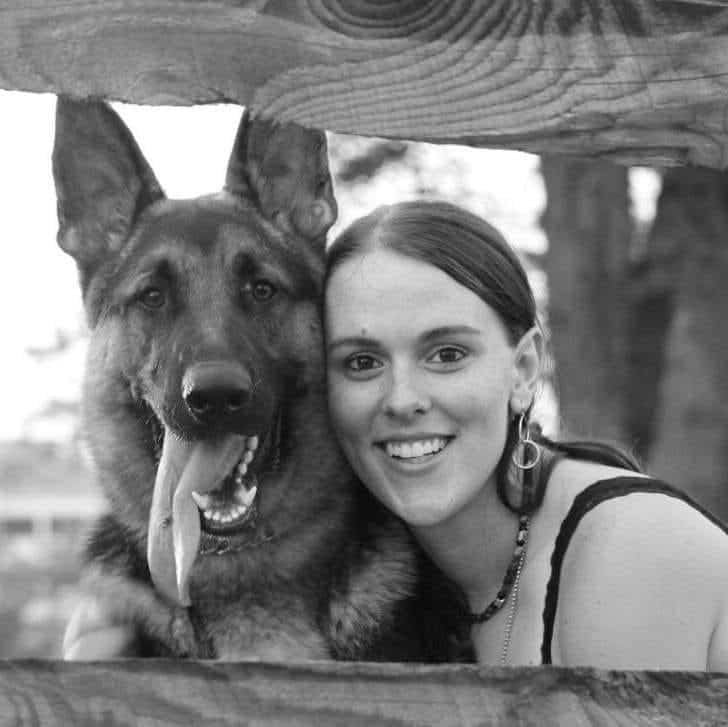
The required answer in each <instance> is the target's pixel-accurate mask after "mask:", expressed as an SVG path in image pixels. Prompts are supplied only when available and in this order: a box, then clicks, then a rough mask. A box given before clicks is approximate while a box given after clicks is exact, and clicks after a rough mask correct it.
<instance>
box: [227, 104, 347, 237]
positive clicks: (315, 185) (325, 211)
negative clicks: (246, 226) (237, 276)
mask: <svg viewBox="0 0 728 727" xmlns="http://www.w3.org/2000/svg"><path fill="white" fill-rule="evenodd" d="M225 189H226V190H227V191H228V192H230V193H232V194H235V195H238V196H241V197H246V198H247V199H250V200H251V201H253V202H254V203H255V204H256V205H257V207H258V209H259V210H260V211H261V213H262V214H263V216H264V217H266V218H267V219H268V220H270V221H271V222H273V224H275V225H276V226H277V227H278V228H280V229H282V230H284V231H285V232H287V233H289V234H295V235H299V236H302V237H304V238H305V239H306V240H309V241H311V242H313V243H315V244H317V245H320V246H321V249H322V250H323V247H324V245H325V242H326V233H327V232H328V230H329V228H330V227H331V225H333V224H334V222H335V221H336V215H337V212H338V210H337V206H336V200H335V198H334V189H333V183H332V181H331V175H330V174H329V158H328V149H327V147H326V135H325V134H324V132H323V131H317V130H312V129H305V128H304V127H303V126H299V125H298V124H279V123H277V122H275V121H266V120H262V119H252V118H251V116H250V114H249V113H248V111H245V113H244V114H243V118H242V120H241V122H240V126H239V128H238V134H237V137H236V139H235V146H234V147H233V152H232V155H231V156H230V161H229V163H228V169H227V177H226V179H225Z"/></svg>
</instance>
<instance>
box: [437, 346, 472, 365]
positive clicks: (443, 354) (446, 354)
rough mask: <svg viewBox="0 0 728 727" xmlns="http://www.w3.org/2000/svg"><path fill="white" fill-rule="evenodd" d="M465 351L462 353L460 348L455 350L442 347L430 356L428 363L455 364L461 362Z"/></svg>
mask: <svg viewBox="0 0 728 727" xmlns="http://www.w3.org/2000/svg"><path fill="white" fill-rule="evenodd" d="M465 355H466V354H465V351H463V350H462V349H461V348H455V347H454V346H443V347H442V348H438V349H437V351H435V353H434V354H432V356H430V359H429V360H430V361H432V362H433V363H444V364H449V363H457V362H458V361H461V360H462V359H464V358H465Z"/></svg>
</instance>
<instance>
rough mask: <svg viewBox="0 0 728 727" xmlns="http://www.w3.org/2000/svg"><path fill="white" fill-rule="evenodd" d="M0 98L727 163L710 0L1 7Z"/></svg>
mask: <svg viewBox="0 0 728 727" xmlns="http://www.w3.org/2000/svg"><path fill="white" fill-rule="evenodd" d="M0 48H1V49H2V52H0V87H2V88H6V89H17V90H24V91H48V92H53V93H58V92H63V93H69V94H74V95H77V96H89V95H99V96H105V97H107V98H111V99H117V100H122V101H130V102H134V103H141V104H162V103H166V104H199V103H215V102H233V103H238V104H243V105H248V106H251V107H252V108H253V109H254V110H255V111H256V112H258V113H261V114H265V115H274V116H277V117H279V118H281V119H284V120H290V121H297V122H299V123H302V124H304V125H309V126H316V127H320V128H325V129H329V130H331V131H340V132H347V133H355V134H364V135H370V136H384V137H392V138H403V139H414V140H425V141H435V142H449V143H459V144H470V145H478V146H491V147H503V148H517V149H523V150H526V151H531V152H536V153H541V152H549V153H570V154H581V155H587V156H595V157H602V158H609V159H611V160H616V161H619V162H624V163H642V164H685V163H694V164H701V165H705V166H709V167H715V168H719V169H723V168H725V167H726V165H727V164H728V153H726V152H727V150H728V133H727V132H726V122H725V118H726V106H727V104H726V102H727V101H728V7H726V3H724V2H720V1H719V0H710V2H707V1H706V0H703V1H702V2H699V1H698V0H690V1H688V0H672V1H669V2H668V1H667V0H620V1H619V2H588V3H587V2H573V0H550V1H549V2H546V1H545V0H519V1H518V2H514V1H513V0H402V1H401V2H388V3H383V2H381V0H308V1H307V2H305V3H304V2H288V1H287V0H271V1H270V2H260V0H217V1H216V2H203V0H125V1H124V0H121V1H119V0H100V1H99V2H94V3H88V2H85V0H65V2H63V3H40V2H39V3H27V2H26V0H0Z"/></svg>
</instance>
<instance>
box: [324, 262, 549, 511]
mask: <svg viewBox="0 0 728 727" xmlns="http://www.w3.org/2000/svg"><path fill="white" fill-rule="evenodd" d="M325 319H326V320H325V323H326V339H327V370H328V387H329V406H330V409H331V415H332V419H333V423H334V430H335V431H336V432H337V434H338V436H339V438H340V441H341V445H342V447H343V449H344V452H345V453H346V455H347V458H348V459H349V461H350V463H351V465H352V466H353V468H354V470H355V471H356V473H357V475H358V476H359V477H360V479H361V480H362V481H363V482H364V484H366V485H367V487H368V488H369V489H370V490H371V491H372V492H373V493H374V494H375V495H376V496H377V497H378V498H379V499H380V500H381V501H382V502H383V503H384V505H386V506H387V507H388V508H389V509H390V510H392V511H393V512H394V513H396V514H397V515H399V516H400V517H401V518H403V519H404V520H405V521H406V522H407V523H409V524H410V525H412V526H426V525H433V524H436V523H438V522H442V521H444V520H445V519H447V518H448V517H450V516H452V515H454V514H455V513H457V512H458V511H459V510H460V509H461V508H462V507H463V506H464V505H466V504H468V503H469V502H470V501H471V500H472V499H473V498H475V497H476V496H477V495H478V494H479V493H480V492H481V491H482V490H483V488H484V486H485V485H486V483H488V482H492V481H493V474H494V471H495V469H496V466H497V464H498V461H499V459H500V457H501V453H502V451H503V447H504V445H505V440H506V429H507V422H508V418H509V413H508V408H509V402H510V403H511V404H512V405H514V406H515V408H516V409H517V410H519V409H520V408H524V407H525V406H526V405H527V404H528V403H529V401H530V399H529V398H528V397H529V396H530V389H529V390H528V391H526V390H525V389H524V387H525V388H528V386H529V384H532V383H533V381H532V380H531V379H533V377H534V376H535V373H537V371H536V372H535V373H534V371H533V370H532V369H533V367H534V365H535V366H536V368H537V367H538V362H537V361H536V362H534V361H529V362H526V364H525V365H524V361H523V360H522V359H523V352H522V351H521V348H522V346H521V345H520V344H519V346H517V347H514V346H512V345H511V344H510V343H509V340H508V337H507V334H506V331H505V328H504V326H503V324H502V323H501V321H500V319H499V318H498V316H497V314H496V313H495V312H494V311H493V309H491V308H490V306H488V305H487V304H486V303H484V302H483V301H482V300H481V299H480V298H479V297H478V296H477V295H475V294H474V293H473V292H471V291H470V290H469V289H468V288H465V287H464V286H462V285H460V284H459V283H457V282H456V281H455V280H454V279H453V278H451V277H450V276H448V275H447V274H445V273H444V272H442V271H441V270H439V269H438V268H436V267H434V266H432V265H429V264H427V263H423V262H421V261H419V260H415V259H413V258H409V257H406V256H403V255H400V254H398V253H394V252H391V251H387V250H383V249H374V250H371V251H368V252H366V253H363V254H361V255H360V256H356V257H354V258H351V259H349V260H347V261H346V262H344V263H343V264H342V265H341V266H340V267H339V268H337V269H336V271H335V272H334V273H333V275H332V277H331V278H330V281H329V285H328V288H327V291H326V314H325ZM526 348H528V349H533V345H531V346H530V347H529V346H526ZM526 358H528V354H527V356H526ZM531 358H533V356H531ZM519 397H522V398H523V402H521V401H519V400H518V398H519ZM521 404H522V406H519V405H521Z"/></svg>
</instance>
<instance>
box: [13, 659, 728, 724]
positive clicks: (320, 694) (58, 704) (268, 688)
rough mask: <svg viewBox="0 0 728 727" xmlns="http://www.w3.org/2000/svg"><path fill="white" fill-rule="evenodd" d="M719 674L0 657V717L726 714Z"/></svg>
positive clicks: (639, 719) (688, 718)
mask: <svg viewBox="0 0 728 727" xmlns="http://www.w3.org/2000/svg"><path fill="white" fill-rule="evenodd" d="M727 720H728V675H718V674H702V673H686V672H615V671H596V670H592V669H573V670H569V669H559V668H555V667H538V668H518V669H483V668H478V667H475V666H472V667H471V666H423V665H403V664H362V663H359V664H356V663H333V662H331V663H329V662H321V663H313V662H311V663H308V664H299V665H291V666H284V665H275V664H261V663H219V662H217V663H216V662H183V661H165V660H148V661H138V660H129V661H123V660H122V661H115V662H104V663H68V662H53V661H48V662H45V661H16V662H0V725H11V724H12V725H19V724H20V725H53V726H55V725H59V726H60V725H86V724H89V725H91V724H93V725H101V724H103V725H107V726H108V725H116V724H124V725H129V724H134V725H157V726H159V725H202V724H204V725H215V726H218V727H221V726H222V725H240V724H246V725H281V726H282V725H287V726H293V725H296V726H299V725H315V726H316V727H329V726H330V725H331V726H333V725H348V726H350V727H356V726H357V725H370V724H378V725H398V726H399V727H403V726H405V725H418V726H419V727H422V726H425V725H436V726H437V727H448V726H449V725H453V726H454V725H458V726H460V727H463V726H468V725H473V727H474V726H475V725H494V726H498V725H513V724H518V725H521V726H522V727H527V726H528V725H534V727H535V726H538V727H549V726H550V725H553V726H557V725H583V726H584V727H587V726H591V725H599V726H605V727H606V725H610V727H612V726H619V725H641V726H643V727H649V725H660V726H661V727H671V726H672V725H690V726H691V727H699V726H700V725H713V726H714V725H718V724H726V721H727Z"/></svg>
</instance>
